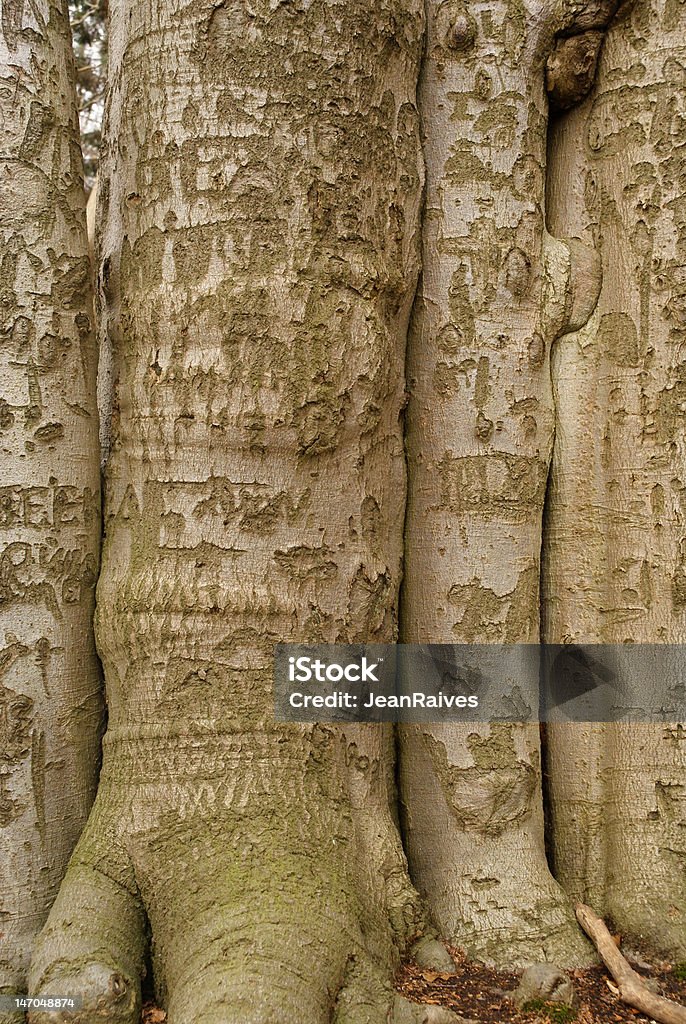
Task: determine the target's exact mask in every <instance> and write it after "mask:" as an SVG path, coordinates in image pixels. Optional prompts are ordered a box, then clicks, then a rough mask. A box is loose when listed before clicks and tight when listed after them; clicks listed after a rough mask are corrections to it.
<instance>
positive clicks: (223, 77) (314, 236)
mask: <svg viewBox="0 0 686 1024" xmlns="http://www.w3.org/2000/svg"><path fill="white" fill-rule="evenodd" d="M660 2H662V0H660ZM664 2H665V6H664V9H663V8H661V7H651V8H650V9H648V7H647V5H646V4H645V3H643V2H642V0H637V3H636V5H635V7H633V8H632V10H631V11H628V12H627V13H626V14H624V15H620V19H619V21H618V22H617V26H616V27H615V28H614V29H613V30H612V36H611V40H610V47H609V49H608V53H607V54H606V56H605V58H604V63H603V70H602V74H601V81H600V84H599V86H598V89H597V91H596V93H595V94H594V98H593V99H592V100H591V101H589V104H588V105H587V106H584V107H581V108H579V110H578V111H577V112H575V113H572V114H571V115H569V117H568V119H566V120H564V121H560V122H559V124H558V126H557V127H556V129H555V131H556V135H555V138H554V140H553V142H552V145H551V146H550V150H551V158H550V161H549V160H548V149H549V143H550V140H549V138H548V121H549V117H548V111H549V103H553V104H554V105H555V106H557V107H558V108H563V109H564V108H568V107H571V106H573V105H574V104H575V103H577V102H579V101H580V100H581V99H582V98H583V95H584V94H585V92H586V91H587V90H588V88H589V87H590V85H591V82H592V79H593V72H594V67H595V60H596V56H597V53H598V51H599V48H600V45H601V42H602V38H603V32H604V29H605V27H606V25H607V23H608V21H609V19H610V18H611V16H612V15H613V13H614V10H615V7H616V3H614V2H612V0H607V2H601V0H598V2H594V3H586V4H584V5H580V4H576V3H573V2H571V0H570V2H569V3H566V2H560V3H558V4H554V5H552V4H549V3H547V2H543V0H538V2H535V0H488V2H485V3H483V4H481V3H480V4H472V5H468V6H467V5H461V4H460V3H458V2H457V0H455V2H453V0H450V2H447V3H446V2H441V3H439V2H438V0H428V2H427V4H426V18H427V25H426V26H425V25H424V21H425V10H424V6H425V5H424V4H423V2H422V0H317V2H314V0H241V2H240V3H228V2H216V0H214V2H212V0H197V2H195V3H193V4H188V3H182V2H181V0H164V2H162V3H159V2H158V3H153V2H152V0H112V3H111V4H110V9H111V33H110V66H111V68H112V71H111V75H110V91H109V98H108V109H107V116H106V125H105V131H104V138H105V151H104V154H103V162H102V172H101V179H100V184H99V189H100V198H99V216H100V230H99V244H98V247H97V248H98V251H99V276H98V291H99V297H100V299H99V301H100V305H101V330H102V332H103V338H104V339H106V348H107V351H108V352H110V351H111V382H112V394H113V403H112V409H111V413H112V415H111V424H110V425H109V426H107V427H106V435H107V445H108V448H109V445H110V443H111V451H110V455H109V458H108V462H107V472H106V480H107V488H106V502H105V540H104V551H103V565H102V572H101V576H100V581H99V585H98V602H97V615H96V634H97V642H98V648H99V652H100V655H101V658H102V661H103V665H104V668H105V676H106V689H107V698H108V704H109V726H108V733H107V736H106V738H105V743H104V764H103V770H102V774H101V779H100V786H99V790H98V796H97V800H96V803H95V806H94V808H93V811H92V814H91V817H90V819H89V822H88V825H87V827H86V829H85V832H84V833H83V835H82V837H81V840H80V842H79V844H78V846H77V849H76V851H75V853H74V856H73V857H72V859H71V862H70V866H69V869H68V872H67V875H66V878H65V881H64V884H63V886H62V888H61V890H60V894H59V896H58V898H57V900H56V902H55V905H54V907H53V909H52V911H51V914H50V917H49V920H48V923H47V925H46V927H45V929H44V930H43V932H42V935H41V938H40V940H39V942H38V944H37V947H36V950H35V955H34V958H33V964H32V969H31V979H30V983H31V990H32V991H33V992H34V993H37V994H40V993H50V994H61V993H64V994H70V995H74V994H76V995H81V996H82V997H83V1008H82V1010H81V1011H80V1013H79V1014H78V1015H77V1016H74V1015H70V1016H69V1017H68V1018H65V1020H66V1019H69V1020H70V1021H72V1024H92V1022H93V1020H95V1019H98V1018H100V1019H103V1020H107V1021H110V1022H119V1024H137V1022H138V1020H139V1016H140V1000H141V994H140V993H141V977H142V975H143V973H144V971H145V969H146V962H147V951H148V940H149V939H150V938H151V954H152V964H153V970H154V981H155V987H156V991H157V996H158V999H159V1001H160V1002H161V1004H162V1005H163V1006H164V1007H165V1008H166V1009H167V1011H168V1019H169V1024H191V1022H192V1024H195V1022H197V1021H202V1022H203V1024H220V1022H221V1024H226V1022H227V1021H233V1020H236V1021H239V1020H240V1021H241V1024H276V1022H278V1024H286V1022H288V1024H291V1022H293V1021H302V1022H303V1024H389V1022H391V1021H395V1022H396V1024H400V1021H402V1022H403V1024H405V1021H407V1020H411V1019H412V1016H413V1014H414V1013H415V1011H413V1010H412V1009H411V1008H409V1007H408V1006H407V1005H405V1006H402V1007H401V1006H400V1004H399V1002H398V1001H397V999H396V998H395V997H394V995H393V990H392V976H393V971H394V969H395V967H396V966H397V964H398V961H399V957H400V954H401V952H402V951H403V950H405V949H407V948H408V946H409V944H410V943H411V942H412V941H413V940H414V939H416V938H417V937H419V936H421V935H422V934H427V933H428V934H430V930H429V929H428V928H427V925H426V922H425V920H424V916H423V909H422V905H421V902H420V898H419V895H418V893H417V891H416V890H415V889H414V888H413V885H412V883H411V881H410V877H409V875H408V870H407V864H406V861H405V855H404V852H403V846H402V843H401V841H400V836H399V832H398V828H397V821H396V810H397V809H396V807H395V799H396V798H395V790H394V767H395V766H394V763H393V747H394V738H393V735H392V732H391V731H390V730H389V729H387V728H380V727H376V726H366V727H354V728H346V729H345V730H342V729H340V728H334V727H332V726H331V727H329V726H311V727H310V726H307V727H305V726H303V727H298V726H286V725H278V724H275V723H274V720H273V702H272V651H273V645H274V644H275V643H277V642H283V641H289V640H290V641H302V642H317V641H319V642H329V643H330V642H354V641H377V642H393V641H395V640H396V639H397V638H398V636H399V635H400V638H401V639H403V640H404V641H410V642H434V643H440V642H446V643H454V642H468V643H472V642H479V643H483V642H486V643H494V644H500V643H507V644H512V643H523V642H534V643H535V642H538V640H539V639H540V638H541V636H542V635H544V636H545V638H546V639H549V640H557V641H559V640H562V641H566V640H569V639H571V640H574V639H596V638H598V639H602V640H613V641H615V640H618V641H620V642H621V641H624V640H638V641H644V640H648V639H659V640H680V639H683V637H682V635H681V632H680V629H681V618H682V612H683V608H684V607H685V606H686V599H683V600H682V593H681V591H682V590H683V589H684V588H683V586H682V583H683V581H682V576H683V567H682V539H681V537H680V533H679V530H680V524H681V519H682V509H681V491H682V490H683V488H682V484H681V476H680V473H681V469H680V466H681V461H682V459H683V451H682V449H683V440H682V438H681V437H680V436H677V432H678V431H679V430H681V427H682V425H683V423H682V420H683V417H682V410H681V408H680V406H681V390H682V385H681V383H680V379H681V378H680V368H681V359H680V355H679V350H680V344H681V334H680V332H681V331H682V326H683V325H682V323H681V319H680V318H681V313H682V308H681V306H682V303H681V299H682V296H681V291H682V290H683V289H682V280H681V277H682V270H681V265H682V264H683V253H682V252H681V248H682V243H683V239H682V238H681V234H682V232H681V220H680V218H681V213H680V209H681V207H680V192H679V188H680V182H681V180H682V178H683V169H682V168H681V165H680V163H679V150H678V147H679V145H680V139H681V134H682V120H681V106H680V104H681V102H682V97H681V94H680V92H679V89H680V88H681V84H682V83H681V78H680V76H681V75H682V71H683V68H682V65H681V63H680V61H679V58H678V54H679V53H680V52H681V51H680V50H679V49H678V46H679V33H680V31H681V32H683V25H684V19H683V17H682V16H681V15H680V14H679V10H678V8H677V7H676V6H675V5H674V4H672V2H671V0H664ZM5 3H6V0H5ZM7 9H9V8H7ZM12 9H13V10H15V11H16V10H20V9H21V4H17V5H15V6H14V7H13V8H12ZM13 17H15V15H13ZM15 21H16V18H15ZM12 24H14V22H12ZM3 25H4V22H3ZM425 30H426V38H425ZM424 47H425V49H424V51H423V48H424ZM422 52H424V64H423V71H422V77H421V86H420V91H419V98H418V101H417V96H416V87H417V81H418V76H419V70H420V62H421V59H422ZM665 61H666V63H665ZM679 69H681V70H679ZM661 75H662V76H664V78H665V79H666V81H667V82H668V83H671V84H668V86H665V87H663V86H662V85H660V84H659V82H660V76H661ZM546 93H547V95H546ZM677 93H678V96H675V94H677ZM418 107H419V109H418ZM420 117H421V121H422V124H423V145H424V159H425V161H426V189H425V210H424V218H423V222H422V223H421V224H420V206H421V201H422V188H423V184H424V170H423V162H422V154H421V146H420V143H421V141H422V140H421V139H420ZM585 118H590V120H589V122H588V124H587V122H586V120H585ZM625 122H626V123H628V128H626V129H625V128H624V127H621V126H622V125H624V124H625ZM42 123H43V122H42V121H41V124H42ZM46 123H47V122H46ZM563 126H564V131H563ZM51 130H52V129H51ZM28 137H29V139H33V137H34V136H33V134H31V133H29V136H28ZM24 144H25V143H24V142H22V145H24ZM31 144H32V145H33V143H31ZM58 165H59V162H58V161H55V160H53V162H52V164H51V167H55V166H58ZM2 201H3V200H2V199H0V203H1V202H2ZM16 206H17V204H16V203H13V204H10V206H9V208H8V212H7V214H4V213H3V217H6V219H7V222H8V223H11V222H12V221H11V218H12V217H13V216H15V208H16ZM58 208H59V209H60V210H61V209H62V207H61V206H59V207H58ZM43 209H44V207H38V208H37V211H38V215H37V216H35V217H34V220H35V221H36V222H37V223H39V224H41V225H44V224H45V223H47V222H48V220H49V218H47V215H45V216H44V215H43V214H42V212H41V211H42V210H43ZM666 211H669V212H666ZM60 216H62V214H60ZM56 223H58V222H57V221H56ZM41 230H42V228H41ZM78 237H79V239H81V241H80V243H79V244H83V245H84V246H85V241H84V239H83V235H82V234H81V235H79V236H78ZM46 251H47V250H46ZM49 251H50V252H54V251H55V250H54V247H53V248H52V249H50V250H49ZM78 252H79V254H80V255H81V256H83V253H84V252H85V248H83V249H80V250H78ZM420 256H421V257H422V259H423V276H422V281H421V285H420V287H419V291H418V293H417V299H416V303H415V308H414V315H413V318H412V325H411V328H410V329H409V342H408V356H407V361H408V366H407V384H408V389H409V393H410V394H409V407H408V410H407V432H406V437H405V438H404V437H403V430H404V422H403V410H404V407H405V404H406V402H407V399H408V395H407V394H406V391H405V365H404V363H405V348H406V341H407V336H408V321H409V319H410V311H411V307H412V303H413V297H414V291H415V286H416V282H417V278H418V271H419V263H420ZM29 262H30V261H29ZM30 265H31V266H32V267H34V266H37V265H38V264H37V263H35V261H34V262H30ZM60 266H61V265H60ZM601 270H602V271H603V273H604V282H605V283H604V289H603V293H602V298H601V304H600V307H599V308H598V310H597V311H596V312H594V309H595V306H596V303H597V301H598V294H599V291H600V285H601ZM86 277H87V274H86ZM632 325H633V326H632ZM22 329H23V328H22ZM570 332H572V333H570ZM59 336H60V337H62V334H60V335H59ZM64 336H66V335H64ZM69 353H70V355H71V349H70V350H69ZM41 358H42V357H41ZM108 360H109V356H108ZM109 364H110V363H109V361H108V365H109ZM27 365H28V364H27ZM36 365H38V363H37V364H36ZM42 365H43V364H42V363H41V366H42ZM89 365H90V364H89ZM13 366H14V364H11V367H13ZM9 372H10V370H8V373H9ZM12 372H13V369H12ZM551 374H552V377H551ZM8 379H10V378H9V377H8ZM33 379H34V378H31V380H33ZM108 380H109V378H108ZM32 387H33V384H32ZM108 390H109V383H108V384H107V387H106V388H105V391H108ZM103 393H105V392H104V391H103ZM31 394H33V392H31ZM32 401H33V399H32ZM80 404H82V403H80ZM84 408H86V409H88V408H90V407H89V406H87V405H85V404H84ZM10 412H12V410H11V409H10ZM55 421H57V420H56V418H55ZM27 422H28V419H27ZM60 422H62V421H61V420H60ZM51 423H52V420H51ZM88 423H89V425H90V428H92V429H93V430H94V426H95V422H94V419H92V421H91V419H89V420H88ZM681 432H683V431H681ZM46 436H47V441H48V442H49V443H50V444H52V443H55V444H56V443H57V442H56V441H54V439H53V437H52V435H50V434H48V435H46ZM22 440H24V438H23V437H22ZM404 442H405V447H406V451H405V450H404ZM32 443H33V442H32ZM88 450H89V452H92V451H96V442H95V438H94V437H93V439H92V442H89V448H88ZM406 455H407V460H408V487H407V494H408V507H407V517H406V519H405V518H404V517H405V492H406V464H405V457H406ZM53 457H54V453H53ZM83 464H85V463H84V462H83V460H82V461H81V463H80V465H83ZM89 465H90V463H89ZM551 466H552V478H551V480H550V482H549V474H550V471H551ZM22 479H23V478H22ZM50 486H52V484H50ZM546 490H547V492H548V502H547V505H546V504H545V502H546ZM22 500H23V502H24V504H23V505H22V507H23V508H31V509H32V508H33V505H32V499H28V502H29V503H28V505H27V504H26V499H22ZM597 509H602V510H603V511H602V515H603V517H604V519H603V524H604V530H605V534H606V537H602V536H599V535H598V531H597V530H596V526H595V522H594V518H593V516H594V510H597ZM651 517H652V518H651ZM69 522H71V520H69ZM627 523H628V524H629V525H630V529H629V530H627ZM31 525H33V524H31ZM403 531H404V536H403ZM543 543H545V552H544V555H545V557H544V561H543V570H542V563H541V546H542V544H543ZM403 558H404V566H403ZM11 564H12V565H14V564H15V563H14V562H12V563H11ZM38 564H43V563H42V562H40V561H39V563H38ZM402 572H404V583H403V587H404V590H403V599H402V621H401V629H400V632H399V628H398V605H399V599H398V593H399V587H400V580H401V573H402ZM542 573H543V581H544V590H543V594H541V587H540V584H541V578H542ZM33 593H34V591H30V594H33ZM40 593H41V594H42V593H43V591H42V590H41V591H40ZM541 596H543V598H544V601H545V608H546V614H545V618H544V621H543V627H542V625H541V620H540V615H539V606H540V600H541ZM55 614H56V613H55ZM32 621H33V620H32ZM542 629H543V633H542ZM86 632H87V625H86V626H84V635H85V633H86ZM79 635H81V634H79ZM10 749H11V748H10ZM73 749H76V748H73ZM685 749H686V748H685V747H684V744H683V740H682V736H681V732H680V731H679V730H678V729H677V728H676V727H675V728H674V729H671V728H670V729H667V730H662V731H658V730H647V729H643V730H638V729H628V728H626V727H603V726H598V727H595V726H594V727H579V728H577V729H576V730H571V729H568V730H567V731H564V730H561V729H557V728H551V730H550V738H549V746H548V751H549V760H550V764H549V766H548V767H549V772H550V775H551V783H550V790H549V795H550V808H551V810H552V823H553V834H552V847H553V850H554V855H555V863H554V869H555V874H556V875H557V880H556V879H555V878H553V875H552V874H551V872H550V870H549V867H548V863H547V859H546V851H545V845H544V821H543V810H544V804H543V797H544V794H543V787H542V771H541V751H540V743H539V736H538V729H537V728H535V727H523V726H520V725H514V724H508V723H504V724H494V725H492V726H491V725H486V724H484V725H482V726H479V727H471V726H470V728H469V729H463V728H459V727H456V726H450V727H421V728H420V727H413V728H403V729H401V730H400V740H399V750H400V771H399V779H400V786H401V799H402V808H401V811H402V815H401V816H402V823H403V827H404V838H405V846H406V849H407V852H408V856H409V860H410V866H411V871H412V877H413V880H414V882H415V883H416V885H417V888H418V889H419V893H420V895H421V896H422V897H424V899H425V901H426V905H428V907H429V909H430V912H431V913H432V915H433V917H434V918H435V921H436V923H437V925H438V927H439V929H440V931H441V933H442V934H443V935H444V936H445V937H446V938H448V939H450V940H452V941H453V942H454V943H455V944H457V945H459V946H462V947H463V948H466V949H467V950H468V951H469V952H470V953H472V954H475V955H477V956H479V957H482V958H485V959H488V960H491V961H496V962H499V963H504V964H507V965H508V966H512V965H513V964H514V965H517V964H527V963H531V962H532V961H540V960H554V961H556V962H557V963H558V964H561V965H563V966H564V965H571V964H577V963H581V962H583V961H585V960H587V959H588V958H589V956H590V954H591V950H590V946H589V944H588V943H587V942H586V940H585V939H584V938H583V936H582V935H581V932H580V931H579V929H578V927H577V925H576V922H575V918H574V915H573V911H572V907H571V903H570V902H569V895H570V893H571V894H572V895H574V896H575V897H577V898H578V897H580V896H581V897H584V898H586V899H588V900H589V901H590V902H593V904H594V905H595V906H596V908H597V909H598V910H601V911H603V912H607V911H610V912H611V913H612V914H613V916H614V918H615V920H616V921H617V923H618V924H619V925H620V927H622V928H626V930H628V931H629V932H632V933H634V934H637V935H642V936H644V937H647V938H649V939H651V940H652V941H653V942H654V943H656V944H658V945H660V946H662V947H663V948H669V949H670V950H676V951H680V950H682V949H683V934H684V931H683V914H684V906H685V901H684V891H683V885H684V872H683V867H684V847H683V842H684V840H683V836H682V835H681V833H682V832H683V820H684V819H683V795H684V790H683V767H684V763H683V758H684V750H685ZM6 774H7V773H5V775H6ZM17 777H18V774H17ZM0 778H5V776H4V775H3V776H0ZM646 780H647V781H646ZM632 787H633V791H632ZM77 806H78V805H77ZM629 825H631V828H629V827H628V826H629ZM565 890H566V891H565ZM596 897H597V899H596ZM658 921H662V922H663V924H664V922H666V924H664V926H663V927H662V928H661V929H658V925H657V922H658ZM437 953H438V951H437V949H436V948H434V949H433V953H432V955H437ZM398 1011H399V1012H398ZM417 1013H418V1014H419V1018H418V1019H421V1011H417ZM415 1016H417V1014H415ZM29 1019H30V1021H31V1022H32V1024H48V1022H50V1024H55V1021H56V1020H59V1015H56V1014H54V1013H50V1014H43V1013H41V1012H38V1011H37V1012H34V1013H32V1014H31V1015H30V1018H29Z"/></svg>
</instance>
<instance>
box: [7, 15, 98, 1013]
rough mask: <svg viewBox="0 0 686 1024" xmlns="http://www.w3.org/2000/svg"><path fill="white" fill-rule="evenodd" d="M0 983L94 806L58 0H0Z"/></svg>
mask: <svg viewBox="0 0 686 1024" xmlns="http://www.w3.org/2000/svg"><path fill="white" fill-rule="evenodd" d="M0 28H1V30H0V65H1V70H0V293H1V295H2V299H1V301H0V373H1V374H2V382H3V389H2V395H1V396H0V447H1V449H2V475H3V479H2V487H0V528H1V529H2V542H1V544H0V917H1V918H2V929H1V931H0V992H7V991H14V992H19V993H22V992H25V991H26V972H27V970H28V963H29V957H30V953H31V947H32V944H33V941H34V938H35V936H36V933H37V932H38V930H39V929H40V928H41V926H42V924H43V923H44V921H45V918H46V916H47V913H48V910H49V907H50V904H51V902H52V900H53V899H54V897H55V894H56V891H57V887H58V885H59V883H60V881H61V879H62V876H63V874H64V870H65V867H66V863H67V860H68V858H69V855H70V853H71V851H72V849H73V846H74V843H75V842H76V840H77V838H78V836H79V833H80V832H81V830H82V828H83V826H84V824H85V821H86V817H87V815H88V810H89V808H90V805H91V803H92V800H93V796H94V791H95V779H96V770H97V762H98V747H99V737H100V726H101V714H102V701H101V696H100V685H99V675H98V666H97V659H96V656H95V647H94V643H93V629H92V614H93V594H94V587H95V580H96V575H97V565H98V551H99V541H100V512H99V472H98V447H97V444H98V442H97V436H98V419H97V410H96V403H95V372H96V351H95V342H94V335H93V325H92V289H91V287H90V274H89V265H88V247H87V240H86V219H85V197H84V193H83V174H82V166H81V151H80V148H79V141H78V121H77V114H76V100H75V92H74V66H73V59H72V55H71V38H70V32H69V21H68V15H67V5H66V3H62V2H47V0H36V2H35V3H32V4H31V5H30V7H29V5H24V4H23V3H22V2H19V0H3V2H2V3H1V4H0Z"/></svg>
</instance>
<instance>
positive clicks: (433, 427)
mask: <svg viewBox="0 0 686 1024" xmlns="http://www.w3.org/2000/svg"><path fill="white" fill-rule="evenodd" d="M563 6H564V5H561V7H559V8H556V7H551V5H545V4H534V3H526V4H513V3H504V2H503V3H492V4H489V5H488V8H487V9H486V10H484V11H481V12H478V13H472V12H471V11H470V10H468V9H467V7H464V8H462V7H460V8H458V7H457V6H456V5H449V4H443V3H438V2H437V0H432V2H431V3H430V4H429V25H428V45H427V53H426V59H425V65H424V70H423V74H422V82H421V88H420V113H421V116H422V119H423V129H424V136H425V158H426V167H427V204H426V211H425V218H424V232H423V238H424V258H423V277H422V283H421V286H420V292H419V296H418V300H417V304H416V307H415V313H414V317H413V326H412V330H411V335H410V345H409V350H408V379H409V388H410V390H411V400H410V403H409V408H408V438H407V447H408V458H409V494H408V515H407V527H406V534H405V543H406V576H405V582H404V590H403V593H404V599H403V601H404V603H403V616H404V618H403V632H402V637H403V639H404V640H405V641H406V642H434V643H438V642H442V643H483V642H487V643H489V642H493V643H537V642H538V640H539V570H540V561H539V559H540V548H541V520H542V514H543V503H544V496H545V490H546V480H547V474H548V467H549V463H550V457H551V448H552V443H553V432H554V410H553V398H552V392H551V382H550V352H551V347H552V345H553V343H554V342H555V340H556V338H557V337H558V336H560V335H561V334H562V333H564V332H565V331H569V330H570V329H572V328H573V327H578V326H580V325H581V324H582V323H583V322H585V320H586V319H587V318H588V316H589V315H590V313H591V311H592V309H593V305H594V303H595V301H596V298H597V293H598V287H599V279H598V274H597V265H596V260H595V257H594V254H593V253H592V252H591V251H590V250H587V249H585V248H584V246H582V245H581V244H579V243H575V242H572V243H570V244H569V245H567V244H565V243H564V242H562V241H560V240H559V239H556V238H553V237H552V236H551V235H549V234H548V233H547V232H546V230H545V223H544V218H545V173H546V132H547V107H548V104H547V99H546V93H545V77H546V76H545V68H546V62H547V64H548V85H549V87H550V88H551V89H552V90H554V91H555V98H556V101H557V102H559V103H564V104H566V103H571V102H574V101H575V100H576V99H577V98H578V97H577V93H578V92H583V89H584V88H585V87H587V84H588V83H587V81H585V80H584V81H580V80H579V78H578V76H577V74H576V71H577V70H578V69H577V65H576V64H575V63H574V61H571V63H570V60H571V58H569V54H568V52H567V50H568V48H569V45H570V39H569V38H565V39H562V41H561V42H560V43H558V42H557V35H556V34H557V33H560V32H564V33H566V34H567V35H571V36H572V49H573V54H572V56H574V53H575V52H576V51H575V50H574V47H576V46H578V45H581V43H583V41H584V40H587V39H588V38H589V37H591V41H592V45H593V46H594V47H595V49H597V45H598V43H599V39H600V31H599V29H600V28H601V27H602V26H603V24H605V23H606V20H607V18H608V17H609V15H610V13H611V6H610V5H605V6H596V7H593V5H587V7H586V8H585V11H584V13H583V14H582V15H580V16H579V17H578V19H577V20H576V21H574V20H573V18H572V16H571V15H570V14H568V13H566V11H565V10H564V9H563ZM574 38H576V40H577V42H573V40H574ZM579 41H581V43H580V42H579ZM584 66H585V69H586V70H585V72H584V74H585V73H586V72H588V67H587V66H586V65H584ZM582 78H583V75H582ZM401 734H402V739H401V795H402V801H403V810H404V825H405V834H406V839H407V849H408V856H409V860H410V866H411V870H412V873H413V878H414V880H415V882H416V883H417V885H418V888H419V890H420V892H421V893H422V894H423V895H425V896H426V897H427V899H428V902H429V905H430V907H431V909H432V910H433V912H434V914H435V916H436V919H437V922H438V925H439V927H440V929H441V932H442V933H443V934H444V935H446V936H448V937H449V938H450V939H451V940H452V941H454V942H455V943H456V944H458V945H460V946H463V947H464V948H466V949H467V950H469V951H470V952H471V953H473V954H475V955H477V956H479V957H485V958H487V959H489V960H496V961H501V962H503V963H510V964H511V963H527V962H531V961H532V960H542V959H543V960H546V959H554V960H555V961H556V962H558V963H562V964H573V963H578V962H579V961H581V960H584V959H586V958H587V957H588V952H589V948H588V947H587V945H586V944H585V942H584V941H583V940H582V938H581V936H580V933H579V932H578V929H577V927H576V923H575V919H574V915H573V912H572V909H571V907H570V906H569V905H568V902H567V900H566V898H565V896H564V894H563V893H562V891H561V889H560V888H559V886H558V885H557V884H556V883H555V881H554V880H553V878H552V877H551V875H550V872H549V870H548V866H547V863H546V857H545V851H544V838H543V812H542V799H541V769H540V751H539V739H538V729H537V728H536V727H522V726H515V725H493V726H487V725H484V726H481V727H479V728H475V727H472V726H470V727H469V728H467V727H464V728H463V727H459V726H455V725H450V726H435V727H430V728H428V727H407V728H403V729H402V730H401Z"/></svg>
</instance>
